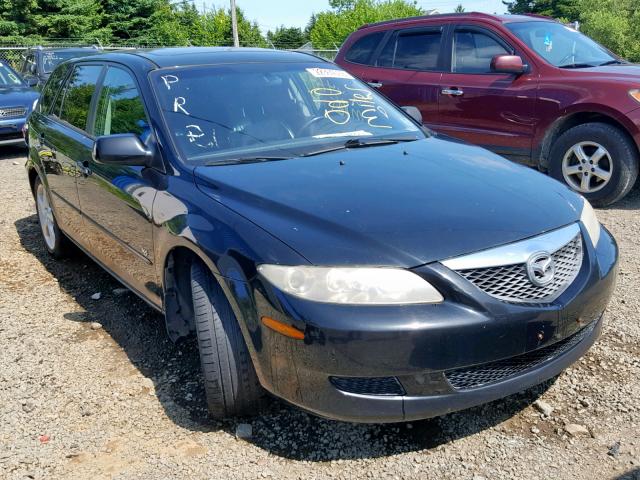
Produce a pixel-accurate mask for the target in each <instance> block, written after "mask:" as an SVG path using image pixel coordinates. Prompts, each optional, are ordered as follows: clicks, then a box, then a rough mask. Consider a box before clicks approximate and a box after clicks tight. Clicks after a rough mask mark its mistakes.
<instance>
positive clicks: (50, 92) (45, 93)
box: [38, 65, 68, 114]
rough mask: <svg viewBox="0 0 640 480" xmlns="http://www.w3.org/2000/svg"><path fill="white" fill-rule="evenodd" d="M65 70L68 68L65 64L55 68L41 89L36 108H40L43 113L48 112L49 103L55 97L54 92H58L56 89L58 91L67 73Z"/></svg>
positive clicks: (50, 103) (51, 102)
mask: <svg viewBox="0 0 640 480" xmlns="http://www.w3.org/2000/svg"><path fill="white" fill-rule="evenodd" d="M67 71H68V69H67V66H66V65H65V66H62V67H60V68H58V69H56V70H55V71H54V72H53V73H52V74H51V76H50V77H49V80H48V81H47V83H46V84H45V86H44V88H43V89H42V94H41V95H40V101H39V102H38V105H39V107H38V108H39V109H40V110H39V111H40V112H42V113H44V114H47V113H48V112H49V109H50V108H51V105H52V104H53V101H54V100H55V98H56V94H57V93H58V91H60V87H62V83H63V82H64V79H65V77H66V75H67Z"/></svg>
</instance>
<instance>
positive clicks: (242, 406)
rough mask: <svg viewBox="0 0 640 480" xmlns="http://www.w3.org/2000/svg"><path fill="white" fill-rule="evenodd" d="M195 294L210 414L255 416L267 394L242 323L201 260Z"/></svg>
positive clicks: (193, 286)
mask: <svg viewBox="0 0 640 480" xmlns="http://www.w3.org/2000/svg"><path fill="white" fill-rule="evenodd" d="M191 293H192V296H193V310H194V318H195V324H196V333H197V336H198V346H199V349H200V363H201V365H202V373H203V375H204V381H205V392H206V396H207V405H208V407H209V412H210V413H211V415H212V416H214V417H215V418H224V417H229V416H235V415H250V414H255V413H256V410H257V407H258V404H259V400H260V398H261V396H262V393H263V391H262V387H261V386H260V384H259V383H258V377H257V375H256V372H255V369H254V368H253V363H252V362H251V357H250V356H249V351H248V350H247V346H246V344H245V342H244V338H243V336H242V332H241V331H240V327H239V325H238V321H237V320H236V317H235V315H234V313H233V310H232V309H231V305H229V302H228V301H227V299H226V297H225V296H224V293H223V291H222V289H221V288H220V285H218V283H217V282H216V280H215V279H214V277H213V275H212V274H211V272H209V270H208V269H207V268H206V267H205V266H204V265H203V264H202V263H201V262H198V261H195V262H194V263H193V264H192V266H191Z"/></svg>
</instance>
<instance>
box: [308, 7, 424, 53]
mask: <svg viewBox="0 0 640 480" xmlns="http://www.w3.org/2000/svg"><path fill="white" fill-rule="evenodd" d="M329 4H330V5H331V7H332V9H333V10H332V11H328V12H322V13H319V14H318V15H317V16H316V18H315V24H314V25H313V27H312V29H311V32H310V36H311V41H312V42H313V46H314V47H315V48H337V47H339V46H340V44H342V42H344V40H345V39H346V38H347V37H348V36H349V34H350V33H351V32H353V31H354V30H356V29H357V28H358V27H360V26H361V25H364V24H365V23H372V22H379V21H383V20H391V19H394V18H403V17H412V16H415V15H420V14H422V13H423V11H422V9H421V8H420V7H418V6H417V5H416V3H415V2H409V1H407V0H330V1H329Z"/></svg>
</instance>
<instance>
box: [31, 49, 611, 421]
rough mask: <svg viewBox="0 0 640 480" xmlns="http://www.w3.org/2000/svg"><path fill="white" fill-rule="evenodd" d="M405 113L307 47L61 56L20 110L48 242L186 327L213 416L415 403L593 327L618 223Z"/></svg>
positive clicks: (547, 365)
mask: <svg viewBox="0 0 640 480" xmlns="http://www.w3.org/2000/svg"><path fill="white" fill-rule="evenodd" d="M408 107H410V106H408ZM412 115H415V116H417V115H416V112H415V109H411V108H406V110H403V109H400V108H398V107H396V106H394V105H393V104H392V103H390V102H389V101H388V100H386V99H385V98H384V97H382V96H381V95H380V94H379V93H377V92H375V91H373V90H372V89H371V88H369V87H368V86H367V85H366V84H364V83H362V82H361V81H359V80H357V79H355V78H353V77H352V76H351V75H350V74H348V73H347V72H345V71H344V70H342V69H340V68H339V67H337V66H335V65H334V64H332V63H329V62H326V61H324V60H321V59H318V58H316V57H314V56H311V55H308V54H305V53H292V52H278V51H273V50H259V49H229V48H177V49H160V50H150V51H129V52H124V53H115V52H114V53H108V54H100V55H95V56H91V57H86V58H82V59H76V60H73V61H70V62H66V63H63V64H61V65H60V66H58V67H57V68H56V69H55V71H54V72H53V74H52V76H51V78H50V79H49V81H48V82H47V84H46V86H45V87H44V90H43V92H42V97H41V100H40V102H39V104H38V106H37V109H36V111H35V112H34V113H33V114H32V115H31V117H30V120H29V130H28V131H29V158H28V162H27V170H28V174H29V180H30V183H31V188H32V190H33V194H34V197H35V200H36V205H37V211H38V215H39V219H40V224H41V226H42V234H43V238H44V243H45V245H46V248H47V249H48V250H49V252H50V253H51V254H52V255H54V256H56V257H58V256H62V255H64V254H68V253H69V252H71V251H73V249H71V250H70V249H69V246H70V245H71V244H75V245H76V246H77V247H79V248H80V249H82V250H84V251H85V252H86V253H87V254H88V255H89V256H90V257H92V258H93V259H94V260H95V261H96V262H98V263H99V264H100V265H102V266H103V267H104V268H105V269H106V270H107V271H109V272H110V273H111V274H113V275H114V276H115V277H116V278H117V279H118V280H120V281H121V282H122V283H123V284H125V285H126V286H128V287H129V288H131V290H133V291H134V292H135V293H137V294H138V295H139V296H140V297H142V298H143V299H144V300H146V301H147V302H148V303H149V304H150V305H151V306H152V307H154V308H156V309H157V310H159V311H161V312H162V313H163V314H164V317H165V319H166V329H167V333H168V335H169V337H170V338H171V339H172V340H174V341H179V340H181V339H185V338H188V337H190V336H196V337H197V340H198V345H199V349H200V356H201V360H202V362H201V364H202V372H203V376H204V380H205V384H206V395H207V402H208V406H209V409H210V411H211V413H212V415H213V416H216V417H223V416H229V415H238V414H246V413H252V412H253V411H255V406H256V404H257V402H258V401H259V400H260V398H261V396H263V395H264V394H265V392H270V393H271V394H273V395H276V396H278V397H281V398H283V399H285V400H286V401H288V402H290V403H292V404H295V405H298V406H300V407H302V408H304V409H306V410H309V411H311V412H313V413H315V414H318V415H322V416H326V417H330V418H334V419H341V420H349V421H358V422H394V421H403V420H413V419H419V418H426V417H431V416H435V415H441V414H444V413H447V412H451V411H454V410H459V409H462V408H466V407H469V406H472V405H476V404H479V403H483V402H488V401H490V400H493V399H497V398H500V397H503V396H505V395H508V394H511V393H514V392H518V391H521V390H523V389H526V388H528V387H530V386H532V385H534V384H537V383H539V382H541V381H543V380H545V379H548V378H550V377H553V376H555V375H557V374H558V373H560V372H561V371H562V370H563V369H564V368H565V367H567V366H568V365H569V364H571V363H572V362H574V361H575V360H576V359H577V358H579V357H580V356H581V355H582V354H584V353H585V351H586V350H587V349H588V348H589V347H590V346H591V345H592V344H593V342H594V341H595V340H596V339H597V337H598V335H599V334H600V331H601V329H602V323H603V313H604V311H605V308H606V306H607V303H608V301H609V298H610V296H611V293H612V290H613V288H614V283H615V277H616V265H617V257H618V250H617V246H616V243H615V240H614V239H613V238H612V236H611V235H610V234H609V232H608V231H607V230H606V229H605V228H604V227H602V226H601V225H600V223H598V220H597V219H596V215H595V213H594V210H593V209H592V208H591V206H590V205H589V203H588V202H587V201H585V200H584V199H583V198H582V197H580V196H579V195H577V194H575V193H573V192H571V191H570V190H569V189H568V188H566V187H564V186H563V185H561V184H560V183H558V182H556V181H555V180H552V179H550V178H547V177H546V176H544V175H542V174H540V173H538V172H535V171H533V170H531V169H528V168H526V167H522V166H518V165H515V164H513V163H510V162H508V161H507V160H504V159H502V158H501V157H498V156H497V155H495V154H492V153H490V152H488V151H486V150H483V149H481V148H478V147H475V146H471V145H468V144H464V143H461V142H458V141H452V140H450V139H447V138H444V137H440V136H437V135H435V134H432V133H431V132H429V131H428V130H425V129H423V128H422V127H421V126H420V123H419V121H417V120H416V119H414V118H413V117H412Z"/></svg>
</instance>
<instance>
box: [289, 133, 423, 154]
mask: <svg viewBox="0 0 640 480" xmlns="http://www.w3.org/2000/svg"><path fill="white" fill-rule="evenodd" d="M415 140H417V138H415V137H398V138H366V137H365V138H350V139H349V140H347V141H346V142H344V143H343V144H342V145H334V146H332V147H327V148H321V149H319V150H313V151H311V152H307V153H304V154H302V155H300V156H301V157H312V156H314V155H320V154H323V153H329V152H335V151H337V150H346V149H349V148H364V147H375V146H378V145H393V144H394V143H400V142H413V141H415Z"/></svg>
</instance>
